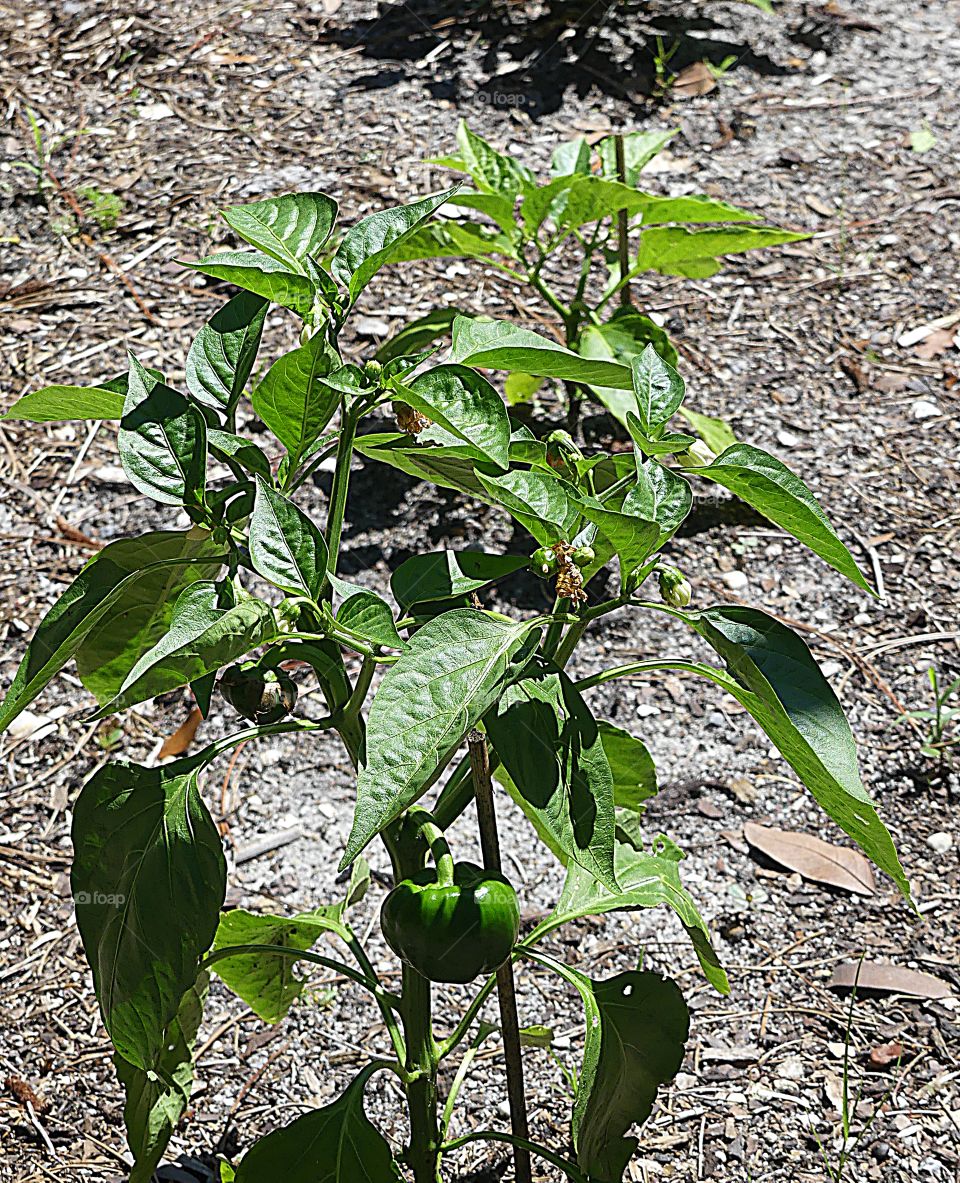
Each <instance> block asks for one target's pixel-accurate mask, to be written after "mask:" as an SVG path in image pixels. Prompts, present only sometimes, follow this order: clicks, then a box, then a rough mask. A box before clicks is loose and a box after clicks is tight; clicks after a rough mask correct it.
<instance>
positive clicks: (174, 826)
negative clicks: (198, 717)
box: [70, 762, 226, 1071]
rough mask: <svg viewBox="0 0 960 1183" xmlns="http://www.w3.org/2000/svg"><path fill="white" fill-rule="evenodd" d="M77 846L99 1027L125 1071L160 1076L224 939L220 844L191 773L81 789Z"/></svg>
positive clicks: (121, 779)
mask: <svg viewBox="0 0 960 1183" xmlns="http://www.w3.org/2000/svg"><path fill="white" fill-rule="evenodd" d="M72 835H73V847H74V852H75V853H74V862H73V871H72V874H71V879H70V882H71V888H72V891H73V898H74V901H75V902H76V907H77V927H78V928H79V929H80V937H81V940H82V941H83V948H84V952H85V953H86V955H87V960H88V961H89V963H90V967H91V969H92V970H93V983H94V988H95V990H96V993H97V999H98V1001H99V1003H100V1011H101V1014H102V1015H103V1022H104V1025H105V1027H106V1028H107V1031H108V1033H109V1035H110V1038H111V1040H112V1042H113V1046H114V1047H115V1048H116V1050H117V1051H118V1052H119V1054H120V1055H121V1056H122V1057H123V1059H125V1060H127V1061H128V1062H129V1063H131V1064H133V1065H134V1067H136V1068H141V1069H143V1070H144V1071H150V1070H155V1069H156V1068H157V1066H158V1064H159V1063H160V1061H161V1059H162V1057H163V1054H164V1049H165V1042H164V1039H165V1029H166V1028H167V1026H168V1024H170V1023H171V1022H172V1021H173V1019H174V1017H175V1016H176V1014H177V1012H178V1011H179V1010H180V1007H181V1005H182V1003H183V999H184V996H185V995H186V994H187V992H188V991H189V990H191V989H192V988H193V987H194V985H195V983H196V980H197V970H198V966H199V959H200V957H202V956H203V954H204V953H206V951H207V950H208V949H209V948H210V945H211V944H212V942H213V938H214V934H215V933H216V930H217V917H218V914H219V911H220V908H221V905H222V904H223V899H224V894H225V892H226V864H225V861H224V857H223V847H222V843H221V841H220V835H219V834H218V832H217V828H216V826H215V825H214V823H213V819H212V818H211V817H210V814H209V813H208V812H207V808H206V806H205V805H204V803H203V801H202V800H201V798H200V794H199V792H198V790H197V774H196V772H189V773H183V772H179V773H178V772H177V771H176V765H168V766H167V767H165V768H143V767H141V766H140V765H138V764H128V763H125V762H118V763H114V764H107V765H105V766H104V767H103V768H101V769H99V771H97V772H96V773H95V774H94V776H93V777H92V778H91V779H90V780H89V781H88V782H87V784H86V785H84V787H83V789H82V790H81V793H80V796H79V798H78V799H77V804H76V807H75V809H74V815H73V829H72Z"/></svg>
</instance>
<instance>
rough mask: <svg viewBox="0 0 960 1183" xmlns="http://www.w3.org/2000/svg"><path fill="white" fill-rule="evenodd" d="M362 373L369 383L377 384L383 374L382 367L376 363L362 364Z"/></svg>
mask: <svg viewBox="0 0 960 1183" xmlns="http://www.w3.org/2000/svg"><path fill="white" fill-rule="evenodd" d="M363 372H364V374H365V376H366V377H367V378H369V379H370V381H371V382H379V381H380V375H381V374H382V373H383V366H382V365H381V364H380V362H378V361H368V362H364V363H363Z"/></svg>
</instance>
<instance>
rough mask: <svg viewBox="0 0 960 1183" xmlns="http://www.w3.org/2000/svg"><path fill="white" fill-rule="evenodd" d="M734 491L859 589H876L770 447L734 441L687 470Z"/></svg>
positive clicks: (802, 484)
mask: <svg viewBox="0 0 960 1183" xmlns="http://www.w3.org/2000/svg"><path fill="white" fill-rule="evenodd" d="M690 471H691V472H692V473H694V474H696V475H697V476H702V477H706V479H707V480H710V481H714V482H715V483H716V484H718V485H723V487H724V488H725V489H729V490H730V492H731V493H735V494H736V495H737V496H738V497H739V498H740V500H741V501H745V502H746V503H747V504H748V505H752V506H753V508H754V509H756V510H758V511H759V512H760V513H762V514H763V516H764V517H765V518H769V519H770V521H771V522H773V523H774V524H775V525H777V526H780V527H781V528H782V529H784V530H786V531H787V533H789V534H792V535H793V537H794V538H796V539H797V540H798V541H800V542H802V543H803V544H804V546H807V547H809V548H810V550H812V551H813V552H814V554H817V555H819V556H820V558H821V559H823V560H824V562H826V563H829V564H830V566H831V567H833V569H834V570H835V571H839V572H840V574H841V575H845V576H846V577H847V578H848V579H850V580H851V581H852V582H853V583H855V584H856V585H857V586H858V587H862V588H863V589H864V591H868V592H870V593H871V594H876V593H874V591H873V588H872V587H871V586H870V584H869V583H868V582H867V579H866V576H865V575H864V574H863V572H862V571H861V570H860V568H859V567H858V566H857V563H856V561H855V560H854V558H853V556H852V555H851V554H850V552H849V551H848V550H847V548H846V547H845V546H844V544H843V543H842V542H841V541H840V539H839V538H838V537H837V534H836V532H835V531H834V529H833V527H832V526H831V525H830V522H829V521H828V519H827V515H826V514H825V513H824V512H823V510H822V509H821V508H820V503H819V502H818V501H817V499H816V497H814V495H813V493H811V492H810V490H809V489H808V488H807V486H806V485H805V484H804V483H803V481H801V480H800V478H799V477H798V476H795V475H794V474H793V473H792V472H791V471H790V469H789V468H787V466H786V465H785V464H783V463H782V462H781V461H779V460H778V459H777V458H776V457H775V456H771V455H770V453H769V452H764V451H763V450H762V449H761V448H754V447H751V445H750V444H734V445H733V446H732V447H730V448H727V450H726V451H725V452H723V453H721V455H720V456H718V457H717V459H716V460H715V461H714V462H713V463H712V464H710V465H708V466H706V467H703V468H692V469H691V470H690Z"/></svg>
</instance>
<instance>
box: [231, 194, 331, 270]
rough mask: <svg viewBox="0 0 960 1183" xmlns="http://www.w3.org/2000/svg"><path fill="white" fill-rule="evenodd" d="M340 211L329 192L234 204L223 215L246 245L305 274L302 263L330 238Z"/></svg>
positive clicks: (290, 195) (287, 195)
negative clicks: (247, 243)
mask: <svg viewBox="0 0 960 1183" xmlns="http://www.w3.org/2000/svg"><path fill="white" fill-rule="evenodd" d="M337 208H338V207H337V203H336V202H335V201H334V200H333V198H332V197H328V196H327V195H326V193H285V194H284V195H283V196H282V197H271V198H268V199H267V200H266V201H253V202H250V203H249V204H248V205H232V206H230V207H229V208H228V209H225V210H221V211H220V212H221V214H222V216H223V220H224V221H225V222H226V223H227V225H228V226H229V227H230V228H231V230H234V231H235V232H236V233H237V234H239V235H240V237H241V238H242V239H243V240H244V241H245V242H249V243H250V245H251V246H255V247H258V248H259V249H260V250H261V251H264V252H265V253H266V254H268V255H270V256H272V257H273V258H274V259H276V260H277V261H278V262H279V263H282V264H283V265H284V266H285V267H288V268H289V269H290V270H291V271H300V272H303V273H304V274H306V271H305V268H304V266H303V260H304V259H305V258H306V257H307V256H308V255H316V254H317V252H318V251H319V250H320V248H321V247H322V246H323V244H324V243H325V242H326V241H327V239H328V238H329V237H330V232H331V231H332V230H333V224H334V222H336V220H337Z"/></svg>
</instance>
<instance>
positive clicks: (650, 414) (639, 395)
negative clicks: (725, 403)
mask: <svg viewBox="0 0 960 1183" xmlns="http://www.w3.org/2000/svg"><path fill="white" fill-rule="evenodd" d="M630 372H631V374H632V375H633V394H634V397H635V398H636V400H637V410H638V412H639V419H640V429H641V431H642V432H643V434H644V435H651V434H653V432H654V430H655V429H656V428H658V427H659V426H660V425H661V424H663V423H666V422H667V420H668V419H669V418H670V417H671V416H672V415H673V414H674V412H675V411H676V409H677V408H678V407H679V406H680V404H681V403H682V402H683V395H684V384H683V379H682V378H681V377H680V375H679V374H678V373H677V371H676V370H675V369H674V368H673V366H670V365H667V363H666V362H665V361H664V360H663V358H661V357H660V355H659V354H658V353H657V351H656V350H655V349H654V347H653V345H652V344H647V345H646V346H644V350H643V353H641V354H640V356H639V357H635V358H633V360H632V361H631V363H630Z"/></svg>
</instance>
